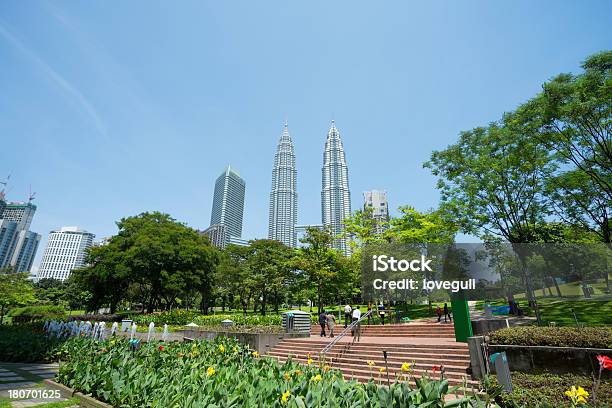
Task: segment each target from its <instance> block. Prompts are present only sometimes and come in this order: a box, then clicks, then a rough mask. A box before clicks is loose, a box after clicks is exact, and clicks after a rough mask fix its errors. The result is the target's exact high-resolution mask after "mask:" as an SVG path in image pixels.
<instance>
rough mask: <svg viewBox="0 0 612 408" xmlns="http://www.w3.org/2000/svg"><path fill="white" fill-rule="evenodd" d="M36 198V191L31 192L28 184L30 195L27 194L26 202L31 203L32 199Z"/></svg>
mask: <svg viewBox="0 0 612 408" xmlns="http://www.w3.org/2000/svg"><path fill="white" fill-rule="evenodd" d="M35 198H36V191H35V192H32V186H31V185H30V195H29V196H28V203H31V202H32V200H34V199H35Z"/></svg>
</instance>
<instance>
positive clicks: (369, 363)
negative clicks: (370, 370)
mask: <svg viewBox="0 0 612 408" xmlns="http://www.w3.org/2000/svg"><path fill="white" fill-rule="evenodd" d="M368 365H369V366H370V367H374V365H376V363H375V362H373V361H372V360H370V361H368Z"/></svg>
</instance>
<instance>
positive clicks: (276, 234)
mask: <svg viewBox="0 0 612 408" xmlns="http://www.w3.org/2000/svg"><path fill="white" fill-rule="evenodd" d="M321 171H322V178H321V221H322V224H323V226H325V227H327V228H329V229H330V231H331V233H332V234H333V235H334V236H335V237H336V239H335V243H334V246H335V247H336V248H337V249H338V250H340V251H341V252H343V253H344V254H348V253H349V251H348V245H347V240H346V238H345V237H344V236H343V231H344V219H345V218H346V217H348V216H349V215H350V213H351V192H350V190H349V181H348V167H347V165H346V157H345V155H344V148H343V146H342V140H341V139H340V133H339V132H338V129H337V128H336V124H335V122H334V121H333V120H332V122H331V126H330V128H329V131H328V132H327V140H326V141H325V151H324V152H323V167H322V169H321ZM296 184H297V170H296V167H295V151H294V147H293V141H292V140H291V136H290V135H289V129H288V127H287V123H285V127H284V128H283V133H282V135H281V138H280V141H279V143H278V147H277V150H276V155H275V156H274V168H273V169H272V191H271V193H270V218H269V222H270V223H269V228H268V238H269V239H275V240H277V241H280V242H282V243H284V244H286V245H288V246H290V247H295V246H296V245H297V236H296V229H295V225H296V223H297V188H296Z"/></svg>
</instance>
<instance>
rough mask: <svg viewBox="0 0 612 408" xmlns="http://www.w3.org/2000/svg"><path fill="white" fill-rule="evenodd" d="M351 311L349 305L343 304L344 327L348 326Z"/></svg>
mask: <svg viewBox="0 0 612 408" xmlns="http://www.w3.org/2000/svg"><path fill="white" fill-rule="evenodd" d="M352 311H353V309H352V308H351V305H346V306H344V328H345V329H346V326H348V324H349V321H350V320H351V312H352Z"/></svg>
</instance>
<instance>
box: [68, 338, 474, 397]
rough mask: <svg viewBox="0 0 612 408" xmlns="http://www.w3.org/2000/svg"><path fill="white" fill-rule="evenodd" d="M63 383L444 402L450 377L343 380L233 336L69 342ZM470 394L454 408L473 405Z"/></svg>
mask: <svg viewBox="0 0 612 408" xmlns="http://www.w3.org/2000/svg"><path fill="white" fill-rule="evenodd" d="M58 378H59V381H60V382H61V383H62V384H64V385H66V386H68V387H71V388H74V389H75V390H77V391H80V392H82V393H85V394H89V393H91V394H92V395H93V396H94V397H95V398H97V399H99V400H102V401H106V402H108V403H110V404H112V405H113V406H116V407H119V406H133V407H137V406H151V407H175V406H177V407H203V406H218V407H232V406H235V407H243V406H249V407H250V406H253V407H255V406H260V407H264V406H265V407H281V406H289V407H321V406H327V407H332V406H333V407H336V406H337V407H354V406H361V407H388V406H396V407H411V406H421V405H422V404H426V403H427V402H431V404H428V405H427V406H430V407H443V406H445V405H444V404H445V403H444V397H445V394H447V393H448V391H449V390H448V383H447V382H446V381H443V382H439V381H430V380H428V379H425V378H423V379H417V383H418V387H416V388H411V387H409V386H408V385H407V382H406V381H405V379H404V381H402V382H398V383H395V384H393V385H392V386H391V389H390V390H389V389H388V388H386V387H379V386H378V384H377V382H375V381H370V383H368V384H365V385H364V384H359V383H357V382H355V381H345V380H343V379H342V377H341V375H340V373H338V372H336V371H334V370H331V369H329V367H327V366H325V367H322V368H320V367H316V366H315V364H312V365H310V366H302V365H299V364H297V363H294V362H292V361H288V362H287V363H286V364H283V365H279V364H278V363H277V362H276V361H275V360H273V359H268V358H259V356H258V355H257V353H256V352H251V351H250V350H248V349H246V348H244V347H242V346H241V345H239V344H238V343H237V342H236V341H234V340H233V339H230V338H223V339H217V340H215V341H213V342H207V341H196V342H193V343H171V344H154V343H151V344H142V345H140V347H139V348H138V349H136V350H130V345H129V344H128V342H127V341H125V340H118V339H111V340H106V341H103V342H96V341H94V340H91V339H89V338H76V339H72V340H69V341H68V342H67V343H65V344H64V346H63V347H62V352H61V364H60V370H59V376H58ZM476 404H477V403H476V401H475V400H474V399H473V398H471V397H465V398H464V399H462V400H461V401H459V402H457V403H456V404H455V405H452V406H456V407H472V406H478V405H476Z"/></svg>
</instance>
